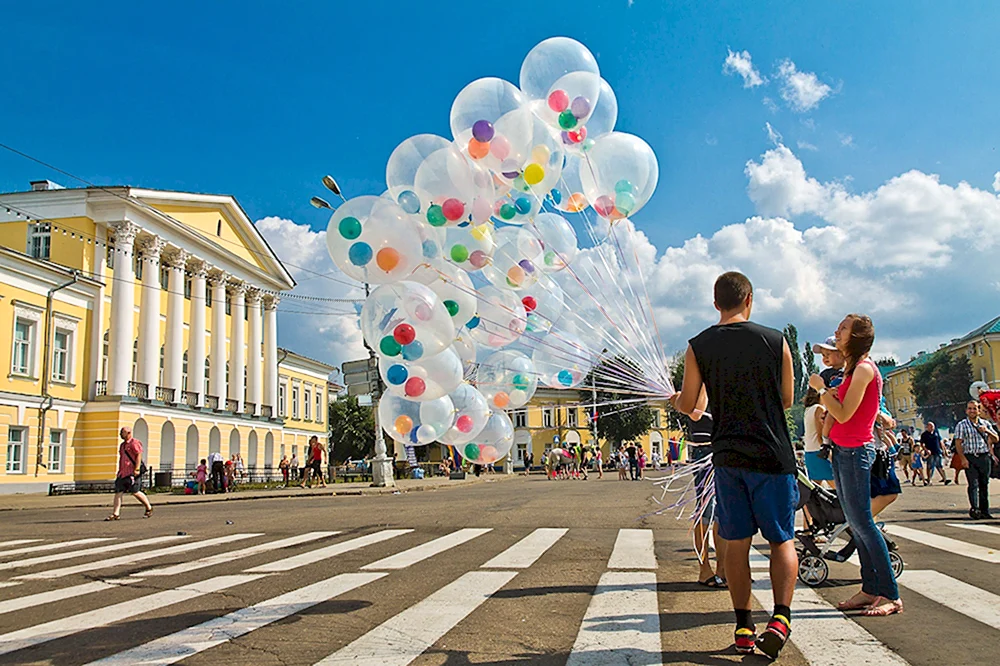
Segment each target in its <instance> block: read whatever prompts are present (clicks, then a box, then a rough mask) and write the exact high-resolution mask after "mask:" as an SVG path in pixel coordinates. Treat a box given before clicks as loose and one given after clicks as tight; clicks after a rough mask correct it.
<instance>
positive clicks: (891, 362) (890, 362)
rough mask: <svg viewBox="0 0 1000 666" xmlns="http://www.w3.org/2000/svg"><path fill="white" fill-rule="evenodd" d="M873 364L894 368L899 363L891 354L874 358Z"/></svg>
mask: <svg viewBox="0 0 1000 666" xmlns="http://www.w3.org/2000/svg"><path fill="white" fill-rule="evenodd" d="M875 365H877V366H879V367H880V368H895V367H896V366H897V365H899V363H897V362H896V359H895V358H893V357H892V356H883V357H882V358H877V359H875Z"/></svg>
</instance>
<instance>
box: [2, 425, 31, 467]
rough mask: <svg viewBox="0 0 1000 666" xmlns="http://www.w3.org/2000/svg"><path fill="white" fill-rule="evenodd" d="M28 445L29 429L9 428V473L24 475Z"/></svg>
mask: <svg viewBox="0 0 1000 666" xmlns="http://www.w3.org/2000/svg"><path fill="white" fill-rule="evenodd" d="M27 445H28V429H27V428H22V427H15V426H10V427H9V428H7V473H8V474H24V467H25V462H24V458H25V454H26V452H27Z"/></svg>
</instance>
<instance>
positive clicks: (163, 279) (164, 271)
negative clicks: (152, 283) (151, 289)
mask: <svg viewBox="0 0 1000 666" xmlns="http://www.w3.org/2000/svg"><path fill="white" fill-rule="evenodd" d="M169 288H170V269H169V268H167V267H166V266H160V289H163V290H164V291H166V290H167V289H169Z"/></svg>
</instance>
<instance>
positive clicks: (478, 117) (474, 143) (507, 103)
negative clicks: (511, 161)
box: [451, 77, 532, 174]
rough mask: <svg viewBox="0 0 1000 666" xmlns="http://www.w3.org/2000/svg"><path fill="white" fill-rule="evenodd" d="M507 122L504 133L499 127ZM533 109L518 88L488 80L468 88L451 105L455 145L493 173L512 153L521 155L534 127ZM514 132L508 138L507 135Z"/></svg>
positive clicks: (474, 82) (491, 78)
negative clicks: (501, 121)
mask: <svg viewBox="0 0 1000 666" xmlns="http://www.w3.org/2000/svg"><path fill="white" fill-rule="evenodd" d="M502 118H507V120H506V121H505V124H504V128H503V129H502V130H500V129H498V128H497V123H498V122H499V121H500V120H501V119H502ZM531 122H532V114H531V109H529V108H528V107H527V106H526V100H525V98H524V95H522V94H521V91H520V90H518V89H517V87H516V86H514V84H512V83H510V82H508V81H504V80H503V79H498V78H495V77H487V78H483V79H477V80H475V81H473V82H472V83H470V84H469V85H467V86H465V88H463V89H462V90H461V92H459V93H458V95H457V96H456V97H455V101H454V102H453V103H452V105H451V135H452V137H454V139H455V144H456V145H457V146H458V147H459V148H460V149H461V150H462V152H463V153H465V154H466V155H468V156H469V157H470V158H471V159H472V160H473V161H474V162H475V163H477V164H481V165H483V166H485V167H486V168H487V169H489V170H490V171H492V172H493V173H497V174H498V173H500V171H499V169H500V165H501V164H502V163H503V162H504V160H506V159H508V158H509V157H510V155H511V152H512V151H514V153H515V154H521V153H523V152H524V151H525V149H526V146H525V145H523V143H522V142H524V141H525V136H526V135H527V134H528V131H529V128H530V127H531ZM510 131H512V132H513V136H508V135H507V132H510Z"/></svg>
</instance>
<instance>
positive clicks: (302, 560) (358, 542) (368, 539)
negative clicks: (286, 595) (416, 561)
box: [246, 530, 413, 573]
mask: <svg viewBox="0 0 1000 666" xmlns="http://www.w3.org/2000/svg"><path fill="white" fill-rule="evenodd" d="M412 531H413V530H382V531H381V532H374V533H373V534H366V535H365V536H360V537H357V538H355V539H349V540H347V541H341V542H340V543H334V544H331V545H329V546H326V547H324V548H317V549H316V550H311V551H309V552H308V553H302V554H301V555H293V556H292V557H286V558H284V559H280V560H275V561H274V562H268V563H267V564H262V565H260V566H259V567H254V568H253V569H247V571H246V573H282V572H284V571H290V570H291V569H298V568H299V567H304V566H307V565H309V564H315V563H316V562H322V561H323V560H326V559H329V558H331V557H336V556H337V555H341V554H343V553H347V552H350V551H352V550H357V549H358V548H364V547H365V546H370V545H371V544H374V543H380V542H382V541H388V540H389V539H392V538H394V537H398V536H400V535H403V534H409V533H410V532H412Z"/></svg>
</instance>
